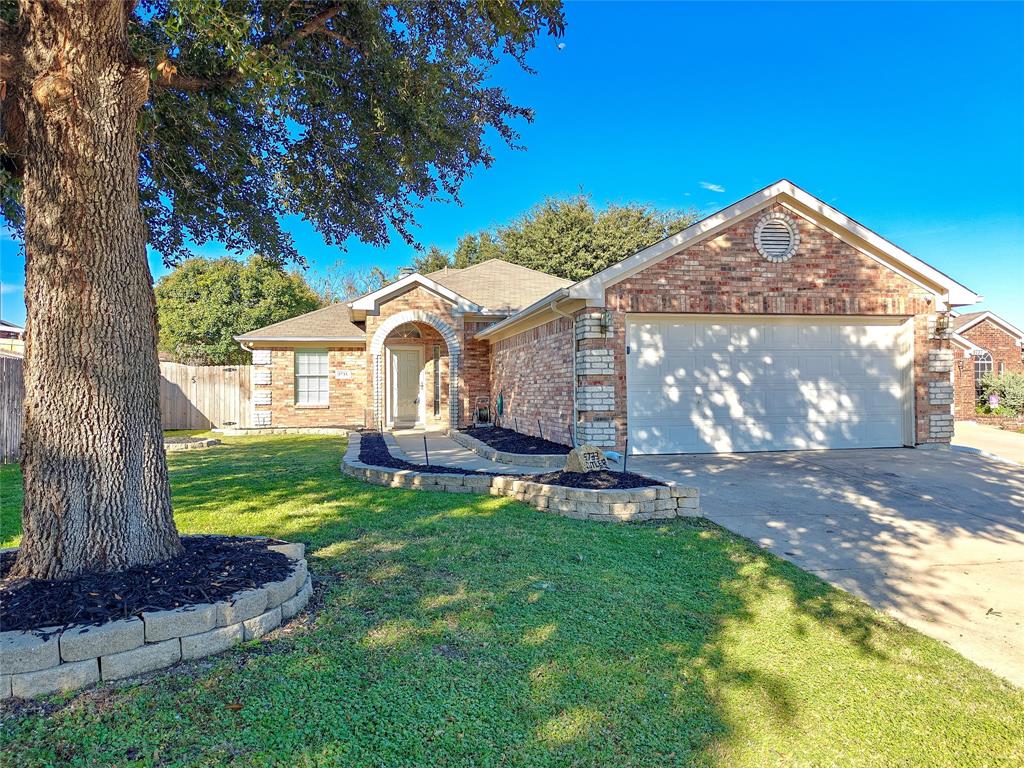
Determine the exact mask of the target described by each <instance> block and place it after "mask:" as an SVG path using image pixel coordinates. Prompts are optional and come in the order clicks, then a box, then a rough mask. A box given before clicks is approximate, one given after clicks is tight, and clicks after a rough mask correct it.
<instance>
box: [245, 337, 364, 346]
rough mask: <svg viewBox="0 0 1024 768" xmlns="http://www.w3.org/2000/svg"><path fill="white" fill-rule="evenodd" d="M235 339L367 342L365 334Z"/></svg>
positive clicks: (258, 341)
mask: <svg viewBox="0 0 1024 768" xmlns="http://www.w3.org/2000/svg"><path fill="white" fill-rule="evenodd" d="M234 339H235V341H237V342H238V343H239V344H241V343H242V342H244V341H248V342H249V343H251V344H259V343H262V342H265V341H266V342H278V341H332V342H336V341H344V342H362V343H363V344H365V343H366V337H365V336H235V337H234Z"/></svg>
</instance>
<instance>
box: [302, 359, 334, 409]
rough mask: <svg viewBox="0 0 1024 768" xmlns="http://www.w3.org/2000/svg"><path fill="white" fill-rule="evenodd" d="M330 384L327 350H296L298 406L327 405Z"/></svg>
mask: <svg viewBox="0 0 1024 768" xmlns="http://www.w3.org/2000/svg"><path fill="white" fill-rule="evenodd" d="M329 382H330V378H329V376H328V374H327V350H326V349H297V350H295V404H296V405H327V403H328V400H327V393H328V388H329Z"/></svg>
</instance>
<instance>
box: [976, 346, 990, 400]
mask: <svg viewBox="0 0 1024 768" xmlns="http://www.w3.org/2000/svg"><path fill="white" fill-rule="evenodd" d="M986 373H992V355H990V354H989V353H988V352H982V353H981V354H980V355H977V356H976V357H975V358H974V391H975V392H977V393H978V394H979V395H980V394H981V377H982V376H984V375H985V374H986Z"/></svg>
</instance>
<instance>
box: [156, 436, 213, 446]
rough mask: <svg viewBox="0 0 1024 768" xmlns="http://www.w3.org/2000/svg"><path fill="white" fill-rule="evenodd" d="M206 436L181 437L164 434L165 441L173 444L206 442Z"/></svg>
mask: <svg viewBox="0 0 1024 768" xmlns="http://www.w3.org/2000/svg"><path fill="white" fill-rule="evenodd" d="M205 441H206V438H205V437H187V436H186V437H181V436H178V435H171V436H167V435H164V443H165V444H172V445H180V444H182V443H202V442H205Z"/></svg>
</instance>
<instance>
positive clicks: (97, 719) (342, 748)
mask: <svg viewBox="0 0 1024 768" xmlns="http://www.w3.org/2000/svg"><path fill="white" fill-rule="evenodd" d="M321 440H322V438H321ZM289 445H291V443H287V444H285V445H282V446H280V448H281V450H279V451H274V452H273V456H272V457H271V456H266V455H263V452H262V450H255V451H253V453H252V454H250V453H247V452H246V450H245V447H239V448H237V449H236V450H235V451H234V452H233V453H226V454H224V455H223V456H222V457H221V458H222V461H221V469H222V470H223V472H222V473H220V474H218V473H217V471H216V467H215V466H214V465H210V464H208V457H206V456H205V455H204V456H202V457H195V458H193V457H191V456H189V457H187V462H174V492H175V505H176V509H177V511H178V515H179V520H180V522H181V525H182V528H183V530H197V529H202V530H211V531H212V530H216V531H217V532H222V533H241V532H243V530H240V529H246V530H244V532H247V533H252V534H263V535H271V536H280V537H282V538H291V539H302V540H305V541H306V542H307V543H309V544H310V545H311V546H310V552H309V559H310V564H311V567H312V570H313V572H314V574H315V576H316V579H317V581H318V590H317V591H318V595H317V600H318V601H320V603H321V605H322V609H321V611H320V612H319V614H318V615H317V616H316V617H315V619H314V620H313V622H312V623H311V626H310V627H309V629H308V630H305V631H299V632H296V633H294V634H291V635H289V636H286V637H283V638H281V639H278V640H276V641H273V642H270V643H263V644H260V645H257V646H255V647H253V646H246V647H245V648H243V649H240V650H238V651H235V652H233V653H229V654H227V655H226V656H225V657H220V658H217V659H211V660H208V661H206V662H203V663H201V664H199V665H196V666H195V667H193V671H192V672H191V673H190V674H186V673H185V671H184V670H185V669H186V668H182V667H179V668H177V671H171V672H169V673H166V674H164V675H162V676H160V680H159V681H157V682H156V684H154V683H153V682H152V681H151V682H149V683H148V684H145V685H141V686H136V687H127V688H125V689H124V690H123V691H122V692H120V693H118V694H117V700H116V706H113V705H110V704H109V703H105V704H104V705H103V706H100V705H99V704H97V703H95V700H96V699H97V697H98V696H99V693H93V694H84V695H81V696H79V697H77V699H75V700H74V701H76V702H77V703H76V704H75V705H74V706H70V707H67V708H65V709H63V710H61V711H59V712H57V713H55V714H53V715H52V716H50V717H48V718H46V722H45V724H44V723H43V722H41V717H42V716H36V717H31V716H30V717H26V718H22V719H20V720H16V721H13V722H12V721H9V722H8V723H7V724H6V725H7V728H6V729H5V730H6V733H5V735H4V736H3V737H0V738H2V739H3V742H4V745H5V746H4V749H5V750H7V751H9V753H10V755H11V756H12V757H13V758H14V759H15V761H18V759H19V757H20V763H21V764H34V763H36V762H39V763H42V762H45V761H46V760H47V759H51V758H52V757H53V754H54V750H55V748H56V747H55V745H62V748H63V749H65V750H66V751H67V752H68V753H69V754H71V755H73V758H74V759H75V760H79V761H80V762H82V763H83V764H93V765H104V764H120V763H122V762H125V761H126V756H127V755H131V754H142V755H147V756H148V755H152V756H153V760H154V762H158V761H162V762H167V763H173V762H175V761H178V762H179V763H182V764H189V765H202V764H206V765H223V764H240V765H241V764H245V765H249V764H265V763H271V762H273V761H275V760H278V761H280V762H282V763H285V764H313V765H317V764H337V765H350V764H351V765H388V766H392V765H438V766H442V765H443V766H453V765H524V766H525V765H529V766H539V765H602V766H605V765H607V766H611V765H614V766H628V765H723V766H724V765H728V766H733V765H747V764H750V765H765V764H777V763H783V762H786V761H787V760H792V761H797V762H803V763H806V764H844V765H850V764H856V763H858V762H862V763H866V764H876V765H877V764H896V763H902V764H942V762H943V761H945V762H947V763H948V764H950V765H953V764H956V765H968V764H971V763H972V762H975V761H977V762H978V763H981V762H982V758H984V757H985V756H986V754H987V755H988V757H991V750H992V749H993V744H996V743H998V744H1001V745H1005V746H1006V748H1007V749H1008V748H1009V747H1010V745H1011V744H1012V740H1011V735H1010V734H1012V733H1013V732H1014V731H1012V730H1011V729H1012V728H1013V727H1014V725H1015V724H1017V725H1019V711H1017V714H1014V712H1015V710H1014V707H1015V706H1016V707H1017V708H1019V707H1020V706H1021V705H1022V704H1024V700H1022V698H1021V697H1020V696H1019V695H1017V694H1015V693H1014V692H1013V690H1012V689H1010V688H1009V686H1005V685H1001V684H1000V683H998V682H997V681H995V680H994V679H993V678H991V677H990V676H989V675H988V674H987V673H985V672H983V671H980V670H977V669H976V668H974V667H973V666H972V665H970V664H969V663H968V662H966V661H965V660H963V659H962V658H960V657H958V656H956V655H955V654H953V653H952V652H950V651H949V650H948V649H945V648H943V647H942V646H941V645H939V644H938V643H935V642H933V641H931V640H929V639H927V638H924V637H922V636H920V635H917V634H916V633H913V632H911V631H909V630H907V629H905V628H904V627H902V626H901V625H899V624H897V623H896V622H893V621H890V620H889V619H887V618H885V617H884V616H882V615H880V614H877V613H875V612H873V611H872V610H870V609H869V608H868V607H866V606H865V605H863V604H862V603H860V602H859V601H857V600H855V599H854V598H852V597H850V596H848V595H845V594H844V593H841V592H838V591H836V590H834V589H832V588H831V587H829V586H828V585H827V584H825V583H824V582H822V581H821V580H819V579H817V578H816V577H814V576H811V575H809V574H807V573H805V572H803V571H800V570H799V569H797V568H796V567H794V566H792V565H790V564H788V563H785V562H783V561H781V560H778V559H777V558H774V557H773V556H771V555H769V554H767V553H764V552H761V551H759V550H757V549H756V548H755V547H753V545H751V544H749V543H748V542H746V541H744V540H741V539H739V538H737V537H735V536H732V535H731V534H728V533H727V532H725V531H724V530H722V529H720V528H718V527H717V526H715V525H713V524H711V523H707V522H704V521H700V520H695V521H690V520H681V521H673V522H671V523H667V524H664V525H633V526H609V525H603V524H595V523H590V522H584V521H574V520H568V519H565V518H560V517H555V516H551V515H547V514H544V513H541V512H537V511H535V510H533V509H531V508H529V507H526V506H524V505H521V504H517V503H515V502H512V501H511V500H509V499H504V498H490V497H472V496H457V495H452V494H442V493H431V492H417V491H404V490H391V489H381V488H377V487H374V486H369V485H365V484H363V483H360V482H357V481H354V480H352V479H349V478H347V477H344V476H342V475H341V474H340V472H339V470H338V466H337V461H335V458H337V459H338V460H340V452H338V453H336V452H335V450H334V446H331V447H330V450H327V451H324V450H323V447H324V446H323V443H322V442H321V443H320V444H319V450H318V451H311V446H309V445H307V446H305V448H303V449H296V450H294V451H292V450H291V449H290V448H289V447H288V446H289ZM342 445H343V443H342ZM253 454H255V455H253ZM281 461H283V462H284V464H285V465H286V466H287V467H288V469H287V470H286V471H283V470H281V469H279V468H280V467H281V466H282V464H281V463H280V462H281ZM184 465H187V466H184ZM260 469H262V470H263V471H262V472H260V471H259V470H260ZM260 507H262V510H261V509H260ZM217 510H220V514H219V516H218V514H217ZM993 691H994V692H995V693H996V695H991V694H992V692H993ZM108 698H109V696H108ZM104 701H106V700H104ZM949 701H955V702H956V706H955V707H950V706H949V705H948V702H949ZM229 704H230V705H233V706H236V705H238V704H241V709H234V708H229V707H228V705H229ZM993 732H994V733H996V736H997V737H998V740H997V741H995V742H994V741H989V740H986V739H983V738H979V733H981V734H984V733H993ZM65 759H67V760H68V762H71V759H69V758H65Z"/></svg>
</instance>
